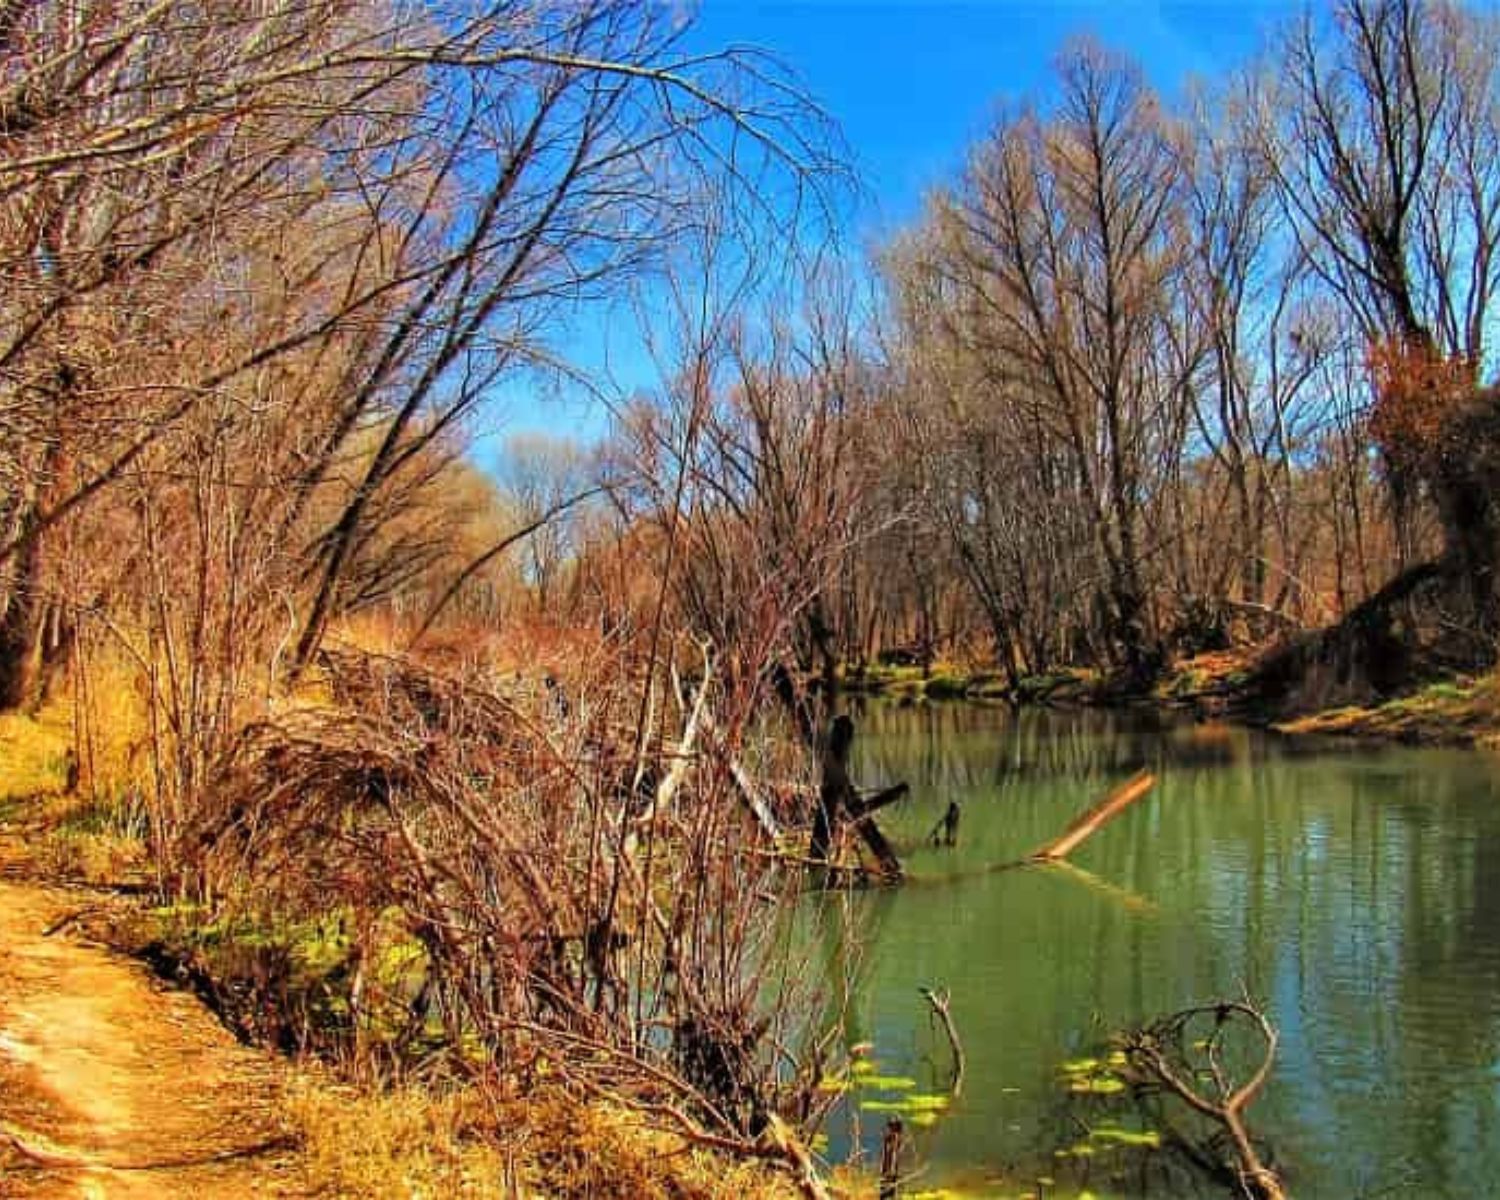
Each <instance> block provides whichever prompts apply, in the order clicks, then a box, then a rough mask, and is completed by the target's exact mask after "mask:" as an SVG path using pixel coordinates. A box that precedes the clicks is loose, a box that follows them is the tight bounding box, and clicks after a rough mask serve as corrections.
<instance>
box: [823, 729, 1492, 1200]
mask: <svg viewBox="0 0 1500 1200" xmlns="http://www.w3.org/2000/svg"><path fill="white" fill-rule="evenodd" d="M856 719H857V723H858V729H859V736H858V739H857V741H856V745H855V767H856V778H857V780H858V781H859V782H860V784H861V785H862V786H865V787H871V788H873V787H878V786H880V785H882V784H885V783H888V782H891V781H895V780H903V779H904V780H907V781H909V782H910V783H911V785H912V789H913V797H912V798H911V799H910V800H908V801H905V802H903V803H902V804H900V805H898V806H896V807H895V808H894V809H891V810H888V811H887V812H886V813H883V814H882V817H881V822H882V826H883V827H884V828H885V829H886V831H887V832H888V833H889V834H890V835H891V836H892V837H893V839H894V840H895V841H896V842H897V844H898V846H899V847H901V848H902V850H903V854H904V858H905V861H906V863H907V865H908V867H909V869H910V871H911V873H912V874H913V876H914V877H915V878H916V882H915V883H914V884H913V885H909V886H906V887H902V888H899V889H893V890H887V891H879V892H871V893H865V894H862V895H860V896H858V897H856V898H855V899H854V900H853V901H852V904H853V906H854V913H853V921H852V926H853V928H855V929H857V930H858V941H859V942H860V944H861V946H862V949H861V951H860V954H859V962H860V966H859V968H858V970H857V972H856V976H855V987H854V994H853V997H852V1011H853V1037H852V1038H851V1040H852V1041H867V1042H869V1043H870V1044H871V1045H872V1047H873V1048H872V1049H871V1050H870V1051H869V1052H868V1057H869V1059H870V1060H871V1062H872V1064H873V1065H871V1066H869V1067H866V1068H864V1069H865V1070H866V1071H867V1072H868V1073H869V1074H870V1075H872V1076H873V1077H875V1078H876V1079H877V1080H878V1079H881V1078H891V1079H893V1080H894V1081H895V1082H894V1086H893V1087H892V1088H890V1089H886V1090H884V1091H882V1090H881V1089H880V1088H879V1087H856V1088H854V1089H852V1090H851V1091H850V1092H849V1094H848V1100H847V1102H846V1103H844V1104H843V1105H842V1107H841V1108H840V1110H839V1111H838V1112H837V1113H836V1114H835V1116H834V1118H833V1120H832V1121H831V1122H830V1137H831V1144H830V1147H829V1149H830V1153H831V1154H832V1155H833V1156H834V1157H836V1158H837V1157H840V1156H844V1155H847V1153H848V1151H849V1148H850V1145H851V1142H853V1141H856V1140H861V1139H862V1141H863V1144H864V1145H865V1146H866V1147H867V1148H869V1147H871V1146H872V1145H873V1143H874V1142H876V1141H878V1137H879V1133H880V1127H881V1124H882V1123H883V1121H884V1119H885V1118H884V1111H882V1105H889V1104H890V1103H892V1102H900V1101H901V1100H902V1098H903V1089H910V1094H916V1095H919V1096H920V1095H921V1094H926V1093H935V1092H941V1091H942V1090H943V1087H944V1086H945V1081H946V1077H947V1071H948V1069H949V1068H948V1063H949V1056H948V1053H947V1049H946V1043H945V1042H944V1041H943V1039H942V1036H941V1034H940V1033H937V1032H935V1031H934V1029H933V1028H932V1024H931V1022H930V1020H929V1017H928V1014H927V1009H926V1004H925V1001H924V1000H923V999H922V997H921V996H920V995H919V994H918V990H917V989H918V987H919V986H938V987H945V988H948V989H949V990H950V991H951V997H952V999H951V1007H952V1012H953V1015H954V1017H955V1019H956V1022H957V1026H958V1028H959V1031H960V1033H961V1036H962V1040H963V1042H964V1045H965V1047H966V1051H967V1058H968V1070H967V1079H966V1082H965V1085H964V1092H963V1095H962V1097H961V1098H960V1100H959V1101H958V1103H957V1104H955V1105H954V1106H953V1107H952V1108H951V1110H950V1111H948V1112H946V1113H942V1114H939V1115H938V1116H937V1118H936V1119H935V1120H934V1121H933V1122H932V1123H931V1124H930V1125H929V1126H927V1127H926V1128H918V1129H916V1130H915V1138H916V1148H917V1150H918V1152H919V1155H920V1158H921V1160H922V1162H923V1163H924V1164H925V1167H924V1170H923V1173H922V1176H921V1178H920V1180H919V1181H918V1183H916V1184H914V1185H913V1186H914V1187H917V1188H920V1189H937V1188H939V1187H942V1186H952V1187H955V1188H956V1187H959V1186H962V1187H963V1188H964V1189H965V1194H977V1195H994V1196H1018V1195H1023V1194H1026V1193H1027V1192H1028V1191H1029V1192H1031V1193H1038V1192H1039V1193H1040V1194H1043V1195H1047V1196H1052V1195H1056V1196H1067V1195H1077V1194H1079V1191H1080V1190H1082V1189H1084V1188H1086V1189H1087V1190H1088V1191H1089V1192H1091V1193H1092V1194H1093V1195H1096V1196H1099V1197H1103V1196H1106V1195H1139V1194H1141V1192H1142V1188H1143V1186H1144V1188H1145V1190H1146V1192H1148V1193H1149V1194H1152V1195H1175V1194H1183V1195H1190V1194H1200V1193H1198V1192H1196V1191H1193V1190H1191V1189H1189V1188H1188V1186H1187V1184H1186V1183H1185V1182H1184V1181H1182V1180H1179V1179H1176V1178H1175V1177H1174V1176H1173V1174H1172V1173H1171V1172H1167V1171H1158V1172H1156V1173H1154V1174H1153V1171H1152V1169H1151V1164H1150V1162H1149V1160H1150V1158H1151V1157H1152V1156H1151V1154H1150V1153H1149V1152H1145V1151H1131V1152H1130V1153H1129V1154H1128V1155H1127V1154H1126V1152H1125V1151H1124V1150H1123V1149H1121V1150H1112V1148H1110V1147H1096V1149H1098V1150H1100V1151H1101V1152H1100V1153H1098V1154H1095V1155H1092V1156H1090V1157H1088V1158H1084V1157H1083V1156H1081V1155H1079V1156H1072V1157H1063V1158H1059V1157H1056V1156H1055V1153H1054V1152H1055V1151H1056V1150H1057V1149H1064V1148H1066V1147H1067V1146H1068V1144H1069V1143H1070V1142H1074V1143H1076V1142H1077V1141H1078V1138H1079V1133H1078V1131H1079V1129H1080V1128H1081V1127H1080V1126H1079V1125H1078V1124H1077V1122H1076V1121H1074V1119H1073V1116H1072V1115H1070V1112H1072V1111H1073V1110H1072V1109H1071V1107H1070V1105H1071V1103H1072V1101H1071V1099H1070V1097H1069V1093H1068V1089H1067V1086H1066V1085H1067V1081H1068V1078H1069V1077H1068V1076H1067V1075H1066V1074H1064V1073H1061V1069H1062V1067H1063V1065H1064V1064H1066V1063H1069V1062H1070V1061H1076V1060H1077V1059H1079V1058H1080V1056H1087V1055H1091V1054H1095V1053H1097V1048H1098V1047H1099V1046H1100V1045H1101V1044H1102V1043H1103V1042H1104V1041H1105V1040H1106V1039H1107V1037H1108V1035H1109V1033H1110V1032H1111V1031H1113V1030H1116V1029H1120V1028H1124V1027H1127V1026H1131V1025H1134V1024H1137V1023H1139V1022H1141V1021H1143V1020H1146V1019H1149V1018H1150V1017H1152V1016H1154V1015H1156V1014H1159V1013H1163V1012H1166V1011H1169V1010H1174V1009H1177V1008H1181V1007H1184V1006H1187V1005H1189V1004H1193V1003H1196V1002H1200V1001H1204V1000H1211V999H1215V998H1219V997H1224V996H1234V995H1238V994H1240V992H1241V989H1242V988H1244V989H1248V992H1249V994H1250V995H1251V996H1252V997H1254V998H1255V999H1257V1000H1258V1001H1260V1002H1262V1003H1263V1004H1264V1006H1265V1007H1266V1009H1267V1011H1268V1013H1269V1015H1270V1017H1271V1019H1272V1021H1273V1022H1274V1023H1275V1025H1276V1026H1277V1028H1278V1029H1279V1031H1280V1035H1281V1048H1280V1053H1279V1056H1278V1060H1277V1063H1276V1068H1275V1073H1274V1075H1273V1076H1272V1079H1271V1082H1270V1084H1269V1085H1268V1087H1267V1089H1266V1091H1265V1092H1264V1094H1263V1095H1262V1097H1261V1098H1260V1099H1259V1100H1258V1101H1257V1102H1256V1104H1255V1105H1254V1107H1253V1108H1252V1109H1251V1111H1250V1121H1251V1124H1252V1126H1253V1127H1254V1128H1255V1129H1256V1130H1257V1132H1259V1133H1260V1134H1261V1135H1263V1136H1264V1137H1265V1138H1267V1139H1268V1140H1269V1141H1270V1143H1271V1144H1272V1146H1273V1147H1274V1149H1275V1152H1276V1154H1277V1157H1278V1159H1279V1160H1280V1161H1281V1162H1283V1163H1284V1164H1285V1165H1286V1167H1287V1171H1288V1178H1289V1182H1290V1184H1291V1192H1292V1194H1293V1195H1295V1196H1297V1197H1299V1200H1310V1198H1317V1197H1328V1198H1329V1200H1334V1198H1336V1200H1351V1198H1353V1197H1375V1196H1381V1195H1390V1196H1395V1195H1401V1196H1417V1197H1425V1198H1430V1200H1442V1198H1445V1197H1453V1198H1455V1200H1457V1198H1458V1197H1464V1198H1466V1200H1467V1198H1470V1197H1474V1196H1478V1195H1490V1194H1495V1193H1496V1190H1497V1189H1500V802H1497V801H1500V770H1497V767H1500V760H1496V759H1492V758H1491V757H1490V756H1487V755H1483V754H1478V753H1474V752H1463V751H1446V750H1417V749H1407V748H1393V747H1385V748H1376V749H1363V748H1361V749H1353V750H1351V749H1349V748H1347V747H1333V746H1328V745H1322V744H1320V745H1312V744H1309V743H1304V742H1292V741H1287V740H1284V739H1281V738H1278V737H1276V736H1274V735H1271V734H1266V733H1262V732H1258V731H1254V730H1250V729H1245V728H1240V727H1236V726H1232V725H1225V724H1201V723H1193V722H1191V721H1187V720H1183V721H1176V720H1172V719H1168V718H1164V717H1162V716H1160V715H1158V714H1154V713H1133V712H1110V711H1098V710H1084V711H1077V712H1062V711H1048V710H1039V709H1038V710H1029V711H1023V712H1021V713H1019V714H1012V713H1011V712H1010V711H1009V710H1008V709H1006V708H1003V707H983V706H979V705H969V704H930V705H918V706H912V707H897V706H895V705H893V704H886V703H878V702H877V703H870V704H868V705H867V706H866V707H865V708H864V710H863V711H861V712H858V713H857V714H856ZM1141 767H1147V768H1149V769H1151V770H1152V771H1155V772H1156V773H1157V774H1158V783H1157V786H1156V787H1155V789H1154V790H1153V791H1152V792H1151V793H1150V794H1149V795H1148V796H1147V797H1146V798H1145V799H1143V800H1142V801H1140V802H1139V803H1138V804H1136V805H1135V806H1134V807H1132V808H1131V809H1129V810H1128V811H1126V812H1125V813H1124V814H1123V815H1122V816H1120V817H1119V818H1118V819H1117V820H1116V821H1115V822H1114V823H1113V824H1111V825H1109V826H1107V827H1106V828H1104V829H1103V830H1102V831H1101V832H1099V833H1098V834H1096V835H1095V836H1094V837H1093V838H1092V839H1091V840H1090V841H1089V842H1087V843H1086V844H1085V845H1084V846H1083V847H1081V848H1080V849H1079V850H1078V851H1077V852H1075V854H1074V856H1073V862H1074V864H1076V866H1077V867H1078V868H1080V870H1078V871H1074V870H1067V869H1051V868H1030V869H1025V870H1019V871H1009V872H1004V873H998V874H983V873H975V869H976V868H978V867H981V866H983V865H985V864H990V863H997V862H1002V861H1005V860H1008V859H1014V858H1017V857H1019V856H1021V855H1024V854H1025V853H1026V852H1028V851H1029V850H1031V849H1033V848H1034V847H1036V846H1037V845H1039V844H1040V843H1042V842H1044V841H1046V840H1047V839H1048V838H1050V837H1052V836H1054V835H1055V834H1056V833H1058V832H1060V831H1061V829H1062V828H1063V827H1064V826H1065V825H1066V824H1067V823H1068V821H1069V820H1070V819H1071V818H1072V816H1073V815H1074V814H1076V813H1077V812H1078V811H1079V810H1080V809H1082V808H1084V807H1086V806H1087V805H1089V804H1090V803H1092V802H1093V801H1094V800H1096V799H1098V798H1099V797H1101V796H1102V795H1103V794H1104V793H1105V792H1106V791H1107V790H1108V789H1109V788H1110V787H1111V786H1112V785H1113V784H1114V783H1116V782H1118V781H1120V780H1122V779H1123V778H1125V777H1126V776H1128V775H1129V774H1130V773H1132V772H1133V771H1135V770H1137V769H1139V768H1141ZM949 800H957V801H958V802H959V803H960V805H961V806H962V810H963V817H962V824H961V828H960V839H959V845H958V847H957V848H956V849H954V850H947V849H936V848H931V847H928V846H925V845H923V839H924V837H925V834H926V833H927V831H928V830H929V829H931V828H932V826H933V825H934V824H935V823H936V822H937V821H938V818H939V817H940V816H941V814H942V812H943V810H944V808H945V806H946V805H947V803H948V801H949ZM966 873H967V874H966ZM954 876H959V878H953V877H954ZM945 880H946V882H944V881H945ZM825 959H826V961H827V962H832V961H835V959H838V960H840V961H842V954H840V955H826V956H825ZM830 986H835V987H836V985H834V984H832V983H831V984H830ZM903 1080H906V1081H910V1082H903ZM885 1111H888V1109H887V1110H885ZM1083 1116H1084V1119H1085V1120H1087V1121H1089V1122H1094V1121H1098V1120H1101V1119H1105V1118H1103V1117H1102V1116H1101V1115H1100V1114H1099V1113H1097V1112H1094V1113H1085V1114H1083ZM1111 1119H1112V1118H1111ZM1143 1172H1144V1175H1143V1174H1142V1173H1143ZM1121 1175H1123V1178H1120V1177H1118V1176H1121ZM1143 1178H1144V1180H1145V1183H1144V1185H1143V1183H1142V1179H1143ZM1038 1180H1040V1181H1041V1182H1040V1183H1038V1182H1037V1181H1038ZM1202 1194H1213V1193H1211V1192H1207V1191H1205V1192H1203V1193H1202ZM1219 1194H1222V1193H1219Z"/></svg>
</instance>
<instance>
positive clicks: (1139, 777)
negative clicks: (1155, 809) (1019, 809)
mask: <svg viewBox="0 0 1500 1200" xmlns="http://www.w3.org/2000/svg"><path fill="white" fill-rule="evenodd" d="M1155 783H1156V776H1155V775H1153V774H1151V772H1149V771H1141V772H1140V773H1139V774H1136V775H1132V776H1131V777H1130V778H1129V779H1127V780H1126V781H1125V782H1124V783H1122V784H1121V785H1120V786H1119V787H1117V788H1115V790H1114V791H1112V792H1110V794H1109V795H1108V796H1106V797H1105V798H1104V799H1103V800H1101V801H1099V803H1098V804H1096V805H1094V806H1093V807H1092V808H1090V809H1088V810H1087V811H1085V812H1083V813H1081V814H1080V815H1079V816H1078V817H1076V818H1075V819H1074V821H1073V823H1072V824H1071V825H1069V826H1068V827H1067V828H1066V829H1065V830H1063V832H1062V833H1061V834H1060V835H1059V836H1057V837H1055V838H1053V839H1052V840H1051V841H1050V842H1047V843H1046V844H1045V845H1043V846H1039V847H1038V848H1037V849H1035V850H1033V851H1032V852H1031V853H1030V854H1028V855H1027V856H1026V859H1025V861H1026V862H1033V863H1047V862H1057V861H1058V860H1059V859H1064V858H1067V857H1068V855H1069V854H1071V853H1072V852H1073V851H1074V850H1076V849H1078V847H1079V846H1081V845H1083V843H1084V842H1085V841H1087V840H1088V839H1089V838H1090V837H1092V836H1093V835H1094V834H1096V833H1098V832H1099V830H1100V829H1102V828H1103V827H1104V826H1105V825H1107V824H1109V822H1110V821H1112V820H1114V819H1115V818H1116V817H1117V816H1119V815H1120V814H1121V813H1122V812H1124V811H1125V810H1126V809H1127V808H1129V807H1130V806H1131V805H1132V804H1134V803H1135V802H1136V801H1137V800H1139V799H1140V798H1141V797H1142V796H1144V795H1145V794H1146V793H1147V792H1149V791H1150V790H1151V788H1152V787H1153V786H1154V785H1155Z"/></svg>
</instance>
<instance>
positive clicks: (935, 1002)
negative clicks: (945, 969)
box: [917, 987, 967, 1100]
mask: <svg viewBox="0 0 1500 1200" xmlns="http://www.w3.org/2000/svg"><path fill="white" fill-rule="evenodd" d="M917 990H918V991H920V992H921V993H922V995H923V996H924V997H925V998H926V1000H927V1003H928V1004H930V1005H932V1012H933V1015H934V1016H936V1017H937V1019H938V1020H939V1021H941V1022H942V1023H943V1032H944V1033H946V1034H947V1035H948V1047H949V1049H951V1050H952V1051H953V1084H952V1087H951V1089H950V1090H951V1091H952V1093H953V1098H954V1099H955V1100H956V1099H958V1097H959V1096H960V1095H961V1094H962V1092H963V1090H964V1067H965V1065H966V1063H967V1060H966V1059H965V1057H964V1046H963V1043H962V1042H961V1041H959V1040H958V1027H957V1026H956V1025H955V1024H954V1023H953V1013H952V1012H951V1011H949V1008H948V1000H949V992H948V989H947V988H925V987H924V988H918V989H917Z"/></svg>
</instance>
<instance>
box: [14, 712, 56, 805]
mask: <svg viewBox="0 0 1500 1200" xmlns="http://www.w3.org/2000/svg"><path fill="white" fill-rule="evenodd" d="M72 742H73V730H72V720H71V709H70V707H69V706H67V705H64V704H58V703H53V704H49V705H48V706H47V707H45V708H43V709H42V710H41V711H40V712H39V713H37V715H36V716H27V715H26V714H24V713H18V712H13V713H0V805H5V804H6V803H7V802H15V801H18V800H25V799H28V798H30V797H33V796H38V795H44V794H47V793H56V792H59V791H61V790H62V787H63V784H64V782H65V780H66V773H67V753H68V747H69V746H71V745H72Z"/></svg>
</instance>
